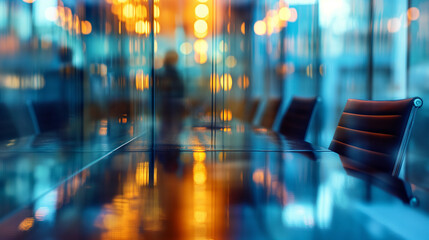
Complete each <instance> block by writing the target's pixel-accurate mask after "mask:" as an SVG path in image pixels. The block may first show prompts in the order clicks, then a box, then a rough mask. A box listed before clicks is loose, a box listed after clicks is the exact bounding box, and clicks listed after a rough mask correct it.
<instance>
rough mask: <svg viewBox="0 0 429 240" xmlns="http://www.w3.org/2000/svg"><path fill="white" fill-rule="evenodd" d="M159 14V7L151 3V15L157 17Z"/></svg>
mask: <svg viewBox="0 0 429 240" xmlns="http://www.w3.org/2000/svg"><path fill="white" fill-rule="evenodd" d="M159 15H160V11H159V7H158V6H157V5H153V17H154V18H159Z"/></svg>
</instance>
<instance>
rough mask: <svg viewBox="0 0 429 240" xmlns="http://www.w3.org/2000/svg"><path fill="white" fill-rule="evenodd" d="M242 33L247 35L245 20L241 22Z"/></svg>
mask: <svg viewBox="0 0 429 240" xmlns="http://www.w3.org/2000/svg"><path fill="white" fill-rule="evenodd" d="M241 33H242V34H243V35H245V34H246V23H245V22H243V23H242V24H241Z"/></svg>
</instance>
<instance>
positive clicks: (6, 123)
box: [0, 103, 19, 141]
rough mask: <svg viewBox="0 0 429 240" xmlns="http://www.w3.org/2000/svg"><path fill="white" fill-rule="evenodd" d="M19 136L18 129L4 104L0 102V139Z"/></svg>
mask: <svg viewBox="0 0 429 240" xmlns="http://www.w3.org/2000/svg"><path fill="white" fill-rule="evenodd" d="M18 137H19V132H18V129H17V127H16V125H15V123H14V121H13V118H12V115H11V114H10V112H9V109H8V108H7V107H6V105H5V104H3V103H0V141H3V140H10V139H14V138H18Z"/></svg>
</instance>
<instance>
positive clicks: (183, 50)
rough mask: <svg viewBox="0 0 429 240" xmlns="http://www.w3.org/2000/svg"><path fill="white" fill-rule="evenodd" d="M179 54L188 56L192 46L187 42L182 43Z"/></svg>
mask: <svg viewBox="0 0 429 240" xmlns="http://www.w3.org/2000/svg"><path fill="white" fill-rule="evenodd" d="M180 52H181V53H183V54H184V55H188V54H190V53H191V52H192V44H191V43H189V42H184V43H182V44H181V45H180Z"/></svg>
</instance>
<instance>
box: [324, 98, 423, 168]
mask: <svg viewBox="0 0 429 240" xmlns="http://www.w3.org/2000/svg"><path fill="white" fill-rule="evenodd" d="M422 105H423V101H422V99H421V98H418V97H415V98H409V99H404V100H396V101H364V100H355V99H349V100H348V101H347V104H346V107H345V108H344V112H343V114H342V115H341V118H340V121H339V123H338V127H337V129H336V131H335V135H334V138H333V140H332V142H331V145H330V146H329V149H330V150H332V151H334V152H336V153H338V154H340V155H341V156H342V158H345V159H346V160H347V162H348V163H347V164H348V165H349V166H350V167H351V168H355V169H358V170H363V171H367V172H382V173H388V174H391V175H393V176H398V175H399V173H400V170H401V167H402V163H403V161H404V158H405V151H406V148H407V145H408V141H409V138H410V134H411V129H412V127H413V123H414V117H415V114H416V111H417V109H418V108H420V107H421V106H422Z"/></svg>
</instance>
